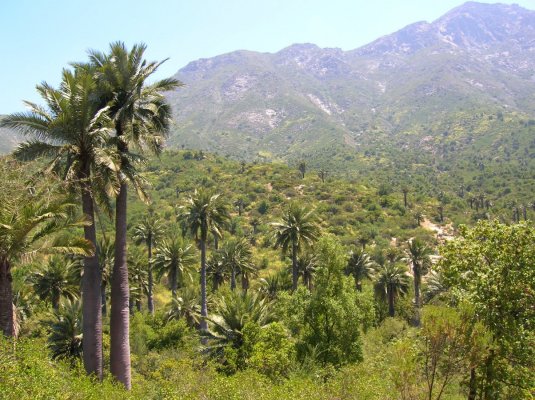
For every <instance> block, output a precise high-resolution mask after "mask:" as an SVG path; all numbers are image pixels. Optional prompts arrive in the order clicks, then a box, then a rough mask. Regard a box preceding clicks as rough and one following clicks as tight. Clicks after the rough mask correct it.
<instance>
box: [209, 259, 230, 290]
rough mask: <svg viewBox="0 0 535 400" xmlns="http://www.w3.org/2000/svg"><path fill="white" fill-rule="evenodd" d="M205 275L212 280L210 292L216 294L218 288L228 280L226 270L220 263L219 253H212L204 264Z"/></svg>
mask: <svg viewBox="0 0 535 400" xmlns="http://www.w3.org/2000/svg"><path fill="white" fill-rule="evenodd" d="M206 274H207V276H208V277H209V278H211V279H212V292H217V290H218V289H219V286H221V285H222V284H223V283H225V281H226V280H228V278H229V274H228V269H227V268H226V266H225V265H223V262H222V261H221V254H220V253H219V252H215V253H212V255H211V257H210V258H209V259H208V261H207V263H206Z"/></svg>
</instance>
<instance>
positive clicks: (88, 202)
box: [1, 70, 119, 378]
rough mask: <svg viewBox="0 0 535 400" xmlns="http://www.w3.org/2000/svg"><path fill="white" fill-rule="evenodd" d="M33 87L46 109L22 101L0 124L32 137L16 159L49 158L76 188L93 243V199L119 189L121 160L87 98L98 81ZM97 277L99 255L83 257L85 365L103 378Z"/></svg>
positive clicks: (77, 76) (73, 75) (76, 75)
mask: <svg viewBox="0 0 535 400" xmlns="http://www.w3.org/2000/svg"><path fill="white" fill-rule="evenodd" d="M37 91H38V92H39V94H40V95H41V97H42V98H43V100H44V101H45V104H46V108H43V107H41V106H39V105H36V104H33V103H29V102H26V104H27V105H28V106H29V108H30V111H29V112H27V113H17V114H12V115H10V116H8V117H6V118H4V119H3V120H2V122H1V124H2V126H6V127H9V128H12V129H16V130H18V131H19V132H22V133H23V134H26V135H29V136H31V137H33V138H34V139H32V140H30V141H28V142H26V143H23V144H21V145H20V146H19V147H18V149H17V150H16V151H15V156H16V157H17V158H19V159H21V160H33V159H36V158H39V157H43V156H44V157H48V158H51V162H50V163H49V165H48V167H47V169H48V170H55V171H58V172H59V171H61V174H62V175H63V176H64V177H65V179H66V180H67V181H68V182H70V183H71V184H73V185H75V187H76V188H77V189H78V190H79V191H80V193H81V200H82V210H83V213H84V215H85V217H86V219H87V220H88V222H89V224H88V225H87V226H85V227H84V234H85V238H86V240H88V241H89V242H91V243H92V244H93V245H94V246H96V229H95V216H94V200H95V198H98V199H99V200H101V201H102V202H103V203H104V204H107V203H108V200H107V198H108V196H107V195H108V194H109V193H115V192H116V191H117V190H118V186H117V185H118V183H117V180H116V179H115V175H114V174H115V171H117V169H118V165H119V159H118V157H117V154H116V152H115V151H114V150H113V149H110V148H107V147H106V145H107V141H108V139H109V135H110V132H111V129H110V127H111V121H110V120H109V118H108V117H107V115H106V114H105V112H104V109H101V108H99V106H98V105H96V104H95V103H94V102H92V101H91V99H92V98H93V96H94V94H95V91H96V85H95V82H94V80H93V78H92V76H91V74H90V73H88V72H84V71H82V70H76V71H75V72H71V71H68V70H64V71H63V76H62V81H61V84H60V87H59V89H54V88H52V87H51V86H50V85H48V84H46V83H43V84H42V85H39V86H37ZM100 280H101V278H100V269H99V266H98V257H97V255H92V256H88V257H86V258H85V260H84V273H83V280H82V304H83V314H84V328H83V331H84V336H85V340H84V346H85V351H84V366H85V369H86V371H87V373H89V374H96V375H97V376H98V377H99V378H102V316H101V312H100V310H101V303H100V301H101V296H100Z"/></svg>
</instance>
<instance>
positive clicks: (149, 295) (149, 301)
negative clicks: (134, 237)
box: [147, 237, 154, 315]
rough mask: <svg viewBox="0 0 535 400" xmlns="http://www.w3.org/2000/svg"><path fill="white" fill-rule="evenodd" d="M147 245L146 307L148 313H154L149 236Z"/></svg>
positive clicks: (150, 240) (150, 238) (150, 242)
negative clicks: (147, 282) (147, 281)
mask: <svg viewBox="0 0 535 400" xmlns="http://www.w3.org/2000/svg"><path fill="white" fill-rule="evenodd" d="M147 247H148V251H149V287H148V289H147V308H148V309H149V313H150V315H154V297H153V295H152V286H153V285H154V281H153V278H152V237H149V241H148V246H147Z"/></svg>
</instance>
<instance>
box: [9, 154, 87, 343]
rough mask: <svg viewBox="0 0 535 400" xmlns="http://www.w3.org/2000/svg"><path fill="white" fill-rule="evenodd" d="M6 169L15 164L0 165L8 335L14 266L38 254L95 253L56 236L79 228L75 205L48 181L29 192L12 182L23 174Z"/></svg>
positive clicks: (80, 241)
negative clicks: (4, 184)
mask: <svg viewBox="0 0 535 400" xmlns="http://www.w3.org/2000/svg"><path fill="white" fill-rule="evenodd" d="M7 168H9V169H15V168H17V166H16V164H12V163H11V164H10V165H6V164H3V165H2V168H0V180H1V181H2V182H6V183H7V184H8V186H7V187H6V190H5V191H4V192H3V193H2V194H1V195H0V329H1V330H2V332H3V334H4V335H5V336H8V337H11V336H14V335H15V330H14V318H13V287H12V282H13V276H12V268H13V266H14V265H15V264H17V263H18V262H21V261H30V260H32V259H33V258H35V256H37V255H38V254H47V253H48V254H54V253H58V254H78V255H83V256H89V255H91V254H93V253H94V247H93V246H92V245H91V244H90V243H89V242H87V241H86V240H83V239H80V238H77V237H74V238H67V237H64V236H61V235H59V233H60V232H62V231H63V230H64V229H66V228H68V227H73V226H78V227H80V226H82V225H85V222H81V221H79V220H75V219H73V217H72V212H73V209H74V204H73V203H72V202H71V201H69V200H68V199H67V198H66V197H64V196H63V195H62V193H61V192H58V190H57V188H54V186H53V184H52V183H51V182H50V181H47V180H46V179H45V180H44V181H43V182H41V184H43V185H44V187H37V188H34V190H32V191H31V193H30V191H28V190H27V189H25V188H24V187H17V186H16V182H14V180H17V179H22V176H21V175H18V176H15V177H14V176H13V175H12V173H11V171H6V169H7ZM14 175H17V173H15V174H14ZM10 185H11V186H10Z"/></svg>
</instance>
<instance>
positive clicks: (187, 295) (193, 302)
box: [165, 286, 201, 329]
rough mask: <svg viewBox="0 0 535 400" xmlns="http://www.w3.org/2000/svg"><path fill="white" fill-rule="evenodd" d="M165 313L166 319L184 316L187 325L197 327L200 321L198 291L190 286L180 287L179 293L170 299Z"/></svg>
mask: <svg viewBox="0 0 535 400" xmlns="http://www.w3.org/2000/svg"><path fill="white" fill-rule="evenodd" d="M165 315H166V318H167V320H168V321H171V320H175V319H181V318H184V319H185V321H186V323H187V324H188V326H190V327H192V328H196V329H198V328H199V326H200V321H201V318H200V315H201V309H200V307H199V293H198V291H197V290H195V289H194V288H192V287H191V286H186V287H184V288H182V289H180V293H179V295H177V296H175V297H173V298H172V299H171V305H170V306H169V309H168V310H167V313H166V314H165Z"/></svg>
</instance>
